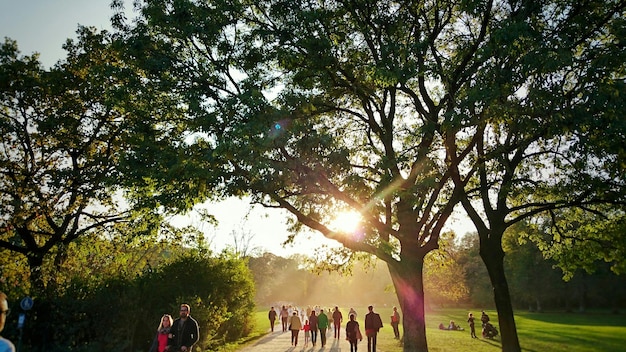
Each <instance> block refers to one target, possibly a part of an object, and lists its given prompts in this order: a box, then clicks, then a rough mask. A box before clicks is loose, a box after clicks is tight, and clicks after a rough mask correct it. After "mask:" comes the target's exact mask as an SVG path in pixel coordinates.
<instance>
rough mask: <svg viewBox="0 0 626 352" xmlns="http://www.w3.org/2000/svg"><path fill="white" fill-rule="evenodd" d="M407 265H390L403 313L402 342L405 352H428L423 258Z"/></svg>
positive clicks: (404, 262) (403, 262)
mask: <svg viewBox="0 0 626 352" xmlns="http://www.w3.org/2000/svg"><path fill="white" fill-rule="evenodd" d="M411 259H412V260H410V261H409V262H408V263H407V260H406V259H403V261H402V263H400V264H395V263H394V265H389V272H390V274H391V279H392V281H393V285H394V287H395V289H396V295H397V296H398V302H399V304H400V309H401V311H402V329H403V335H402V341H403V351H405V352H428V344H427V343H426V320H425V312H424V281H423V272H422V270H423V268H424V262H423V257H420V258H418V259H416V258H411Z"/></svg>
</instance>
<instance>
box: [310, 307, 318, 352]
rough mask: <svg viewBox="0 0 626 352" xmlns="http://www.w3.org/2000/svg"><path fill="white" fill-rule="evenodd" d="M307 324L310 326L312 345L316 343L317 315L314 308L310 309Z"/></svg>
mask: <svg viewBox="0 0 626 352" xmlns="http://www.w3.org/2000/svg"><path fill="white" fill-rule="evenodd" d="M309 325H310V326H311V342H312V343H313V347H315V344H316V343H317V315H316V313H315V310H312V311H311V315H310V316H309Z"/></svg>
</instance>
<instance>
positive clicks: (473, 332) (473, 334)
mask: <svg viewBox="0 0 626 352" xmlns="http://www.w3.org/2000/svg"><path fill="white" fill-rule="evenodd" d="M467 322H468V323H469V326H470V336H471V337H472V338H473V339H477V338H478V337H476V328H475V327H474V314H472V313H469V316H468V317H467Z"/></svg>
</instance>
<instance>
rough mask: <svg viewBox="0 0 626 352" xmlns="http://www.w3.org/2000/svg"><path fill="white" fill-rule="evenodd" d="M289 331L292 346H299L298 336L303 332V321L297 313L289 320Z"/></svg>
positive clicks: (294, 312)
mask: <svg viewBox="0 0 626 352" xmlns="http://www.w3.org/2000/svg"><path fill="white" fill-rule="evenodd" d="M289 330H291V345H292V346H298V335H299V334H300V330H302V321H300V317H299V316H298V312H297V311H295V310H294V311H293V315H292V316H291V318H289Z"/></svg>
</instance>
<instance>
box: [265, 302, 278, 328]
mask: <svg viewBox="0 0 626 352" xmlns="http://www.w3.org/2000/svg"><path fill="white" fill-rule="evenodd" d="M277 315H278V313H276V310H274V307H272V308H270V311H269V312H268V313H267V318H268V319H269V320H270V328H271V329H272V332H274V323H275V322H276V316H277Z"/></svg>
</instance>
